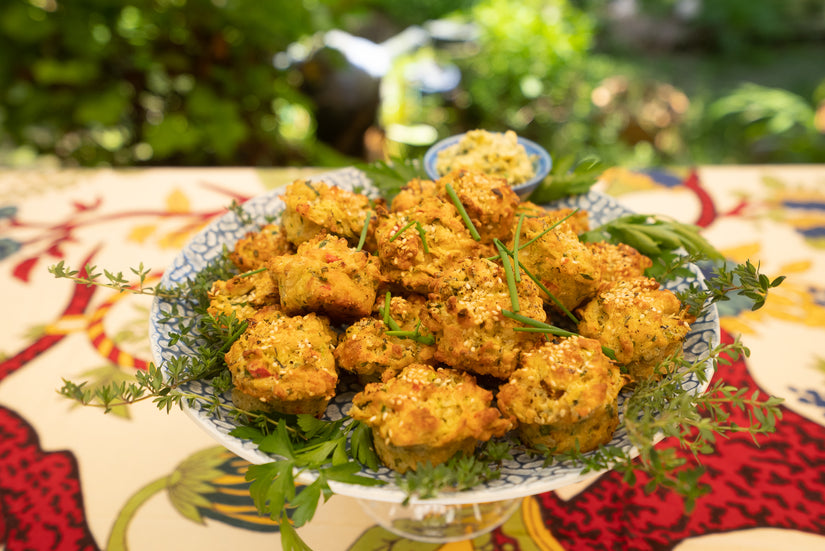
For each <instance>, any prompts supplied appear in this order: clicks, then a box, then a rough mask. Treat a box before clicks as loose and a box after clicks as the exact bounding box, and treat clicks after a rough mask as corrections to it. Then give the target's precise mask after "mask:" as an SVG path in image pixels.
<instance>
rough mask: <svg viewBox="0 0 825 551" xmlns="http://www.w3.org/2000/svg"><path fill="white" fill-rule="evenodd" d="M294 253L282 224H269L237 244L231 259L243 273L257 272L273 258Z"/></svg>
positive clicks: (230, 256)
mask: <svg viewBox="0 0 825 551" xmlns="http://www.w3.org/2000/svg"><path fill="white" fill-rule="evenodd" d="M293 251H294V248H293V247H292V244H291V243H290V242H289V240H288V239H287V238H286V231H285V230H284V227H283V226H282V225H281V224H267V225H266V226H264V227H263V228H261V230H260V231H257V232H250V233H248V234H246V236H244V237H243V238H242V239H240V240H239V241H238V242H237V243H235V247H234V248H233V249H232V252H230V253H229V259H230V260H231V261H232V263H233V264H235V266H237V267H238V269H239V270H240V271H242V272H249V271H251V270H257V269H258V268H260V267H262V266H264V265H265V264H266V261H267V260H269V259H270V258H272V257H273V256H280V255H282V254H289V253H291V252H293Z"/></svg>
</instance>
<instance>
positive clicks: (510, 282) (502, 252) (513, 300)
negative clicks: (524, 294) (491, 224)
mask: <svg viewBox="0 0 825 551" xmlns="http://www.w3.org/2000/svg"><path fill="white" fill-rule="evenodd" d="M494 243H495V245H496V249H498V254H499V258H501V263H502V265H503V266H504V277H505V278H506V279H507V291H508V292H509V293H510V304H511V305H512V307H513V311H514V312H518V311H519V310H520V309H521V308H520V306H519V303H518V290H517V289H516V278H515V276H514V275H513V266H512V265H511V264H510V258H509V255H508V254H507V248H506V247H505V246H504V244H502V242H501V241H499V240H498V239H496V240H495V241H494Z"/></svg>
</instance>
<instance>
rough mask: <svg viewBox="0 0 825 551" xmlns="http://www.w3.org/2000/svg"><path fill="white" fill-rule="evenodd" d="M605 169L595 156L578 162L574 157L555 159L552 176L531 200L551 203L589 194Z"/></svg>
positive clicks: (531, 195)
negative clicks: (564, 198) (572, 196)
mask: <svg viewBox="0 0 825 551" xmlns="http://www.w3.org/2000/svg"><path fill="white" fill-rule="evenodd" d="M605 168H606V167H605V165H604V164H603V163H602V162H601V161H600V160H599V159H598V158H596V157H593V156H590V157H585V158H583V159H581V160H576V157H575V156H574V155H569V156H566V157H558V158H554V159H553V167H552V168H551V169H550V174H549V175H548V176H547V178H545V179H544V181H543V182H542V183H541V184H539V186H538V187H537V188H536V190H535V191H534V192H533V193H532V194H530V197H529V199H530V201H533V202H535V203H549V202H550V201H555V200H557V199H561V198H563V197H569V196H571V195H581V194H583V193H587V192H588V191H590V188H591V187H593V184H595V183H596V182H597V181H598V179H599V177H600V176H601V175H602V173H604V170H605Z"/></svg>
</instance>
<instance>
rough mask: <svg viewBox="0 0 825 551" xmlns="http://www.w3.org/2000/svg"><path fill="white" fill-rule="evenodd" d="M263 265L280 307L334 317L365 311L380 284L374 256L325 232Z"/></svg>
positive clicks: (346, 317) (359, 315)
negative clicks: (295, 249)
mask: <svg viewBox="0 0 825 551" xmlns="http://www.w3.org/2000/svg"><path fill="white" fill-rule="evenodd" d="M267 268H268V269H269V272H270V274H271V276H272V278H273V280H275V281H276V282H277V284H278V294H279V296H280V304H281V307H282V308H283V310H284V312H286V313H287V314H305V313H307V312H317V313H319V314H324V315H327V316H329V317H331V318H332V319H333V320H335V321H345V320H353V319H358V318H362V317H364V316H368V315H370V314H371V313H372V307H373V304H375V297H376V295H377V292H378V287H379V285H381V283H382V276H381V272H380V268H379V261H378V259H377V258H375V257H374V256H372V255H370V254H368V253H366V252H364V251H357V250H355V249H353V248H351V247H350V246H349V244H348V243H347V240H346V239H344V238H343V237H336V236H334V235H330V234H318V235H316V236H315V237H313V238H312V239H310V240H309V241H306V242H304V243H301V245H299V246H298V251H297V252H296V253H295V254H294V255H284V256H277V257H274V258H272V259H270V260H269V262H268V263H267Z"/></svg>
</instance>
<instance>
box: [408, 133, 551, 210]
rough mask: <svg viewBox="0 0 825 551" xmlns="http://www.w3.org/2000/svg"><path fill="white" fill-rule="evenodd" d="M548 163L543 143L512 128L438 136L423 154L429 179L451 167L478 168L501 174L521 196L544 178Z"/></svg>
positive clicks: (440, 174) (548, 156) (495, 174)
mask: <svg viewBox="0 0 825 551" xmlns="http://www.w3.org/2000/svg"><path fill="white" fill-rule="evenodd" d="M552 164H553V161H552V159H551V157H550V154H549V153H547V151H546V150H545V149H544V148H543V147H541V146H540V145H538V144H537V143H535V142H533V141H530V140H528V139H526V138H522V137H520V136H517V135H516V133H515V132H513V131H512V130H508V131H506V132H503V133H502V132H488V131H487V130H470V131H468V132H465V133H463V134H456V135H455V136H450V137H449V138H445V139H443V140H441V141H440V142H438V143H436V144H435V145H433V146H432V147H431V148H430V149H428V150H427V152H426V153H425V154H424V169H425V170H426V171H427V175H428V176H429V177H430V178H431V179H433V180H437V179H438V178H440V177H441V176H443V175H444V174H447V173H448V172H452V171H453V170H462V169H464V170H480V171H481V172H484V173H487V174H492V175H494V176H500V177H502V178H505V179H506V180H507V182H508V183H509V184H510V186H511V187H512V188H513V191H515V192H516V194H517V195H518V196H519V198H521V199H522V200H524V199H526V198H527V197H528V196H529V195H530V194H531V193H532V192H533V190H535V189H536V187H538V185H539V184H540V183H541V181H542V180H544V178H545V177H546V176H547V174H548V173H549V172H550V167H551V166H552Z"/></svg>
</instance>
